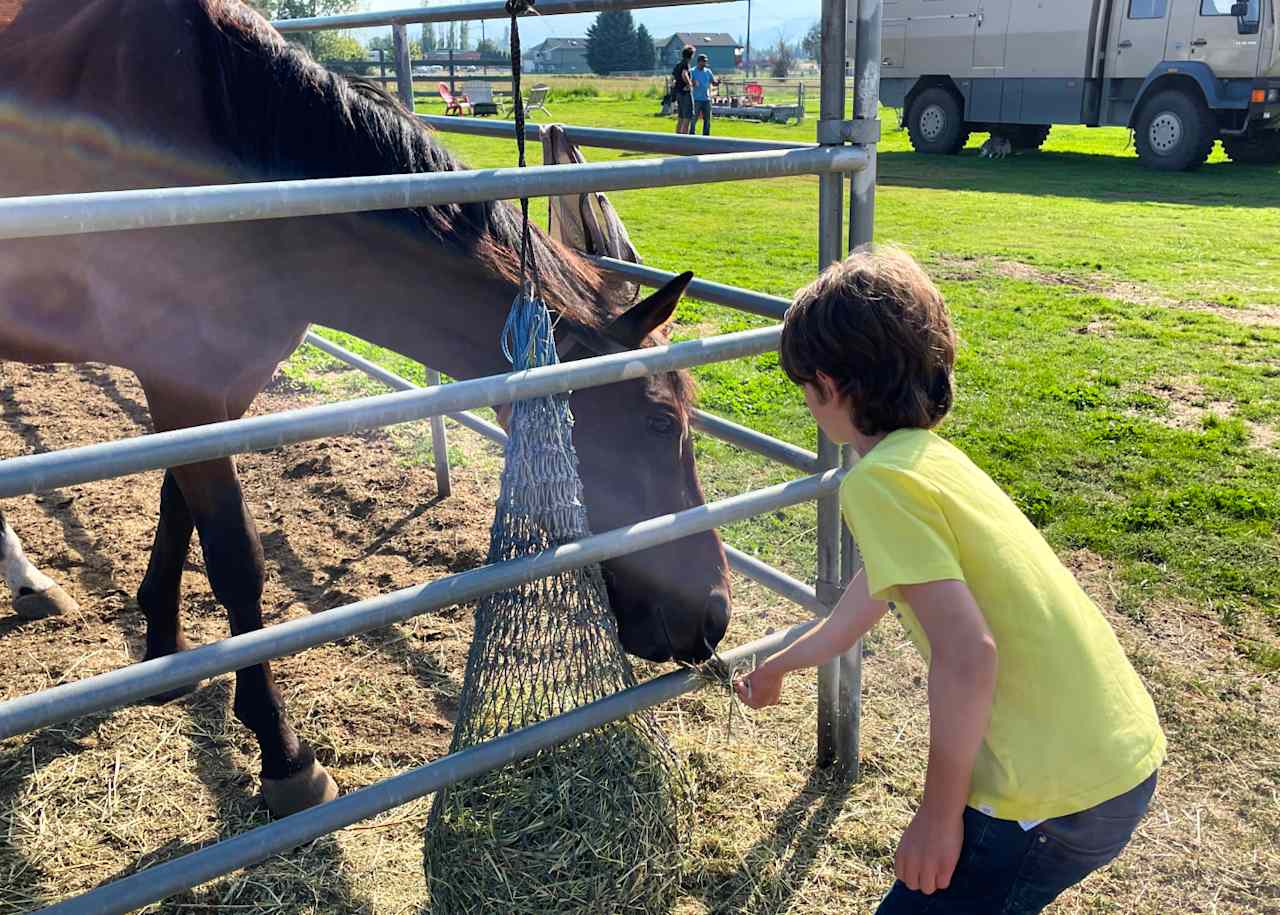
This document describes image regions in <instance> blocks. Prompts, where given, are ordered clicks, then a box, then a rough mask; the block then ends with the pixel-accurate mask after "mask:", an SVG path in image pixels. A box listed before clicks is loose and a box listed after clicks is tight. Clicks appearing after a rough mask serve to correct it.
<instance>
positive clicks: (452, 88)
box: [449, 48, 458, 95]
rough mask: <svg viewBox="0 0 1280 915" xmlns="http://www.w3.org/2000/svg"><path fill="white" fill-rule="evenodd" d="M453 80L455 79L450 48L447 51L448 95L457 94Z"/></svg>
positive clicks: (451, 49) (456, 87)
mask: <svg viewBox="0 0 1280 915" xmlns="http://www.w3.org/2000/svg"><path fill="white" fill-rule="evenodd" d="M455 79H456V75H455V73H454V69H453V48H450V49H449V94H450V95H457V94H458V86H457V84H456V83H455V82H454V80H455Z"/></svg>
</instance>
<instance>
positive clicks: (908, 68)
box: [881, 0, 1280, 170]
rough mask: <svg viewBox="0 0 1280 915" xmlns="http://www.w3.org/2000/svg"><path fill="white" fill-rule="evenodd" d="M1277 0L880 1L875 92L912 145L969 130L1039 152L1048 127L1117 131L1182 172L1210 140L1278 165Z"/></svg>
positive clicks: (955, 140)
mask: <svg viewBox="0 0 1280 915" xmlns="http://www.w3.org/2000/svg"><path fill="white" fill-rule="evenodd" d="M1275 3H1276V0H1085V2H1077V3H1065V4H1064V3H1060V2H1058V3H1055V2H1053V0H1019V2H1014V0H885V7H884V38H883V59H882V62H881V95H882V98H884V99H885V100H886V104H890V105H896V106H898V107H901V109H902V111H903V121H904V123H905V126H906V127H907V129H908V131H909V133H910V135H911V141H912V145H913V146H914V147H915V148H916V150H917V151H919V152H928V153H954V152H956V151H958V150H959V149H961V148H963V146H964V144H965V142H966V141H967V140H968V136H969V133H970V132H971V131H990V132H991V133H992V134H993V135H997V136H1003V137H1005V138H1007V139H1009V140H1010V142H1011V144H1012V145H1013V146H1014V147H1017V148H1022V149H1034V148H1038V147H1039V145H1040V144H1041V143H1043V142H1044V139H1045V138H1046V137H1047V136H1048V133H1049V129H1050V126H1051V125H1053V124H1086V125H1090V126H1103V125H1114V126H1125V127H1129V128H1131V129H1132V130H1133V131H1134V143H1135V146H1136V148H1137V150H1138V155H1139V157H1140V159H1141V160H1142V161H1143V162H1144V163H1145V164H1147V165H1149V166H1151V167H1154V168H1159V169H1166V170H1177V169H1187V168H1194V167H1196V166H1198V165H1200V164H1202V163H1203V162H1204V160H1205V159H1206V158H1207V157H1208V155H1209V152H1210V151H1211V150H1212V148H1213V145H1214V143H1215V142H1216V141H1217V140H1219V139H1221V140H1222V142H1223V145H1224V147H1225V149H1226V151H1227V153H1228V155H1229V156H1230V157H1231V158H1232V159H1233V160H1234V161H1238V162H1277V161H1280V129H1278V128H1280V46H1278V42H1280V29H1277V26H1276V21H1275Z"/></svg>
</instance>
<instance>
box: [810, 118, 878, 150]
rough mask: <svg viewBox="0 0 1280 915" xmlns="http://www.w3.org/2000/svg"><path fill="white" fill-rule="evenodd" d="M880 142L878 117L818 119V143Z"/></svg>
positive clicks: (861, 143)
mask: <svg viewBox="0 0 1280 915" xmlns="http://www.w3.org/2000/svg"><path fill="white" fill-rule="evenodd" d="M878 142H880V120H879V118H854V119H852V120H848V121H846V120H844V119H842V118H823V119H822V120H820V121H818V143H819V144H820V145H822V146H839V145H840V144H842V143H855V144H858V145H865V144H869V143H878Z"/></svg>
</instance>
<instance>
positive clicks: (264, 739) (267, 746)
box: [144, 384, 338, 816]
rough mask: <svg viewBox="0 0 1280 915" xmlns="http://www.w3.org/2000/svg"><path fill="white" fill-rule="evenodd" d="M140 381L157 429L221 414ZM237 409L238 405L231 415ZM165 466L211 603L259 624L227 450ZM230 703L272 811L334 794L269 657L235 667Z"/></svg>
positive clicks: (250, 551)
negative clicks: (197, 550) (198, 552)
mask: <svg viewBox="0 0 1280 915" xmlns="http://www.w3.org/2000/svg"><path fill="white" fill-rule="evenodd" d="M144 387H145V388H146V390H147V401H148V403H149V405H150V407H151V415H152V419H153V420H154V421H155V425H156V428H157V430H160V429H172V428H178V427H180V426H191V425H196V424H200V423H210V422H218V421H221V420H224V419H227V418H228V408H227V405H226V404H225V403H219V404H218V405H216V407H215V406H213V405H211V404H208V403H205V404H192V403H191V402H190V400H188V399H186V398H175V397H171V396H166V395H165V394H164V393H161V392H158V391H156V390H154V389H153V388H151V387H150V386H147V385H145V384H144ZM239 412H240V409H239V405H237V407H236V408H234V414H233V415H238V413H239ZM170 473H171V474H172V475H173V478H174V479H175V480H176V482H177V484H178V488H179V489H180V490H181V494H182V499H183V501H184V502H185V504H186V507H187V510H188V511H189V512H190V517H191V520H192V521H193V522H194V524H195V529H196V531H197V532H198V533H199V535H200V546H201V548H202V549H203V551H204V564H205V571H206V573H207V574H208V577H209V585H210V587H212V589H213V594H214V597H216V598H217V600H218V603H220V604H222V606H223V607H225V608H226V609H227V612H228V614H229V616H230V619H231V634H232V635H240V634H241V633H245V632H252V631H254V630H257V629H261V628H262V590H263V583H264V581H265V576H266V566H265V564H264V562H263V556H262V543H261V541H260V540H259V539H258V530H257V526H256V525H255V524H254V523H253V518H252V517H251V516H250V514H249V510H248V508H247V507H246V506H245V504H244V497H243V494H242V492H241V489H240V480H239V477H238V476H237V475H236V469H235V464H234V463H232V461H231V459H230V458H221V459H219V460H213V461H205V462H203V463H200V464H188V465H186V466H183V467H175V468H173V470H171V471H170ZM175 631H176V627H175ZM233 710H234V712H235V716H236V718H237V719H239V721H240V722H241V723H242V724H243V725H244V726H245V727H247V728H248V729H249V730H251V731H253V733H254V736H255V737H257V739H258V747H259V749H260V750H261V752H262V795H263V798H264V799H265V800H266V802H267V806H268V807H269V808H271V812H272V813H273V814H275V815H276V816H287V815H289V814H291V813H296V812H297V811H299V810H302V809H304V808H307V807H311V806H314V805H316V804H320V803H323V802H325V801H330V800H333V798H335V797H336V796H337V794H338V787H337V785H336V784H335V783H334V781H333V779H332V778H331V777H330V776H329V773H328V772H326V771H325V769H324V767H323V766H322V765H320V763H318V762H316V758H315V754H314V753H313V752H312V750H311V747H310V746H309V745H308V744H307V742H306V741H304V740H302V739H300V738H299V737H298V735H297V734H296V733H295V732H294V730H293V726H292V725H291V724H290V723H289V718H288V715H287V714H286V712H285V707H284V700H283V698H282V697H281V695H280V690H279V689H278V688H277V687H276V684H275V679H274V678H273V677H272V675H271V665H270V664H267V663H263V664H257V665H254V666H253V667H246V668H244V669H242V670H238V671H236V696H235V702H234V705H233Z"/></svg>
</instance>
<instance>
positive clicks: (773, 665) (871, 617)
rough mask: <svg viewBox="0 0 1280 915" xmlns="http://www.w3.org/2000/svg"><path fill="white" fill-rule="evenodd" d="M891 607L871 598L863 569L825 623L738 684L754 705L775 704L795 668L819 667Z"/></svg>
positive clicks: (739, 691)
mask: <svg viewBox="0 0 1280 915" xmlns="http://www.w3.org/2000/svg"><path fill="white" fill-rule="evenodd" d="M888 609H889V605H888V604H886V603H885V602H884V601H882V600H872V599H871V595H870V593H868V591H867V576H866V575H865V574H864V573H863V572H862V571H861V570H859V572H858V574H857V575H855V576H854V577H853V580H852V581H851V582H849V586H848V587H847V588H845V590H844V594H842V595H841V596H840V600H838V601H836V605H835V607H833V608H832V609H831V612H830V613H829V614H827V616H826V618H825V619H824V620H823V621H822V622H821V623H819V624H818V625H817V626H815V627H814V628H813V629H810V630H809V631H808V632H806V633H805V634H804V635H803V636H801V637H800V638H798V639H796V640H795V641H794V642H792V643H791V644H790V645H788V646H787V647H786V648H784V649H783V650H782V651H780V652H778V653H777V654H775V655H772V656H770V657H769V659H768V660H766V661H765V662H764V663H763V664H761V665H760V666H759V667H757V668H756V669H755V670H754V671H752V672H751V673H750V674H748V675H747V676H745V677H739V678H738V679H737V680H736V681H735V682H734V688H735V689H736V690H737V691H738V695H739V696H740V697H741V698H742V701H743V702H745V703H746V704H747V705H749V706H751V707H752V708H763V707H764V706H766V705H773V704H774V703H776V702H777V701H778V696H779V694H780V693H781V691H782V678H783V677H784V676H786V675H787V674H788V673H790V672H791V671H793V670H801V669H802V668H806V667H819V666H821V665H823V664H826V663H827V662H828V661H830V660H832V659H834V658H836V657H839V656H840V655H842V654H844V653H845V652H846V651H848V650H849V649H850V648H852V647H853V646H854V644H856V643H857V641H858V639H860V638H862V637H863V636H864V635H865V634H866V633H867V632H868V631H869V630H870V629H871V627H872V626H874V625H875V624H876V621H877V620H879V619H880V617H882V616H884V614H885V612H886V611H887V610H888Z"/></svg>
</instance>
